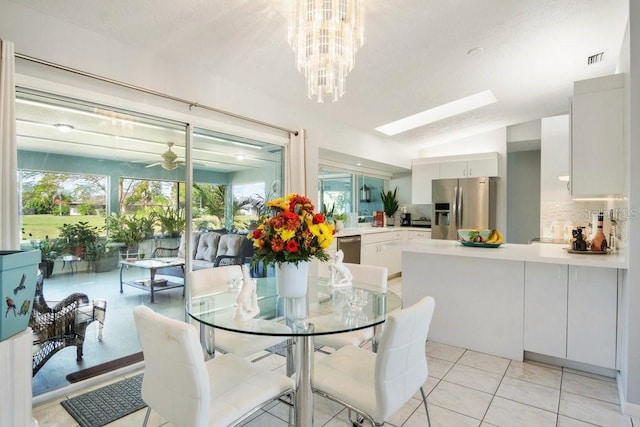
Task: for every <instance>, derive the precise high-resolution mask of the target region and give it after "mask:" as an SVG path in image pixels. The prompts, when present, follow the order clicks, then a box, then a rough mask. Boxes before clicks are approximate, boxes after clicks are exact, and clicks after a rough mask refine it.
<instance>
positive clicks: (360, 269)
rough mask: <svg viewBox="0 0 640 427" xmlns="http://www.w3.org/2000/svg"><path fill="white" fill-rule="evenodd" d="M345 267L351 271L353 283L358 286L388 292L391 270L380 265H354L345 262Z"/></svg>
mask: <svg viewBox="0 0 640 427" xmlns="http://www.w3.org/2000/svg"><path fill="white" fill-rule="evenodd" d="M344 266H345V267H347V268H348V269H349V271H350V272H351V274H352V275H353V281H354V282H357V283H358V286H360V285H363V286H362V287H366V288H370V289H373V290H376V291H382V292H386V291H387V276H388V275H389V269H388V268H387V267H380V266H378V265H366V264H352V263H349V262H345V263H344Z"/></svg>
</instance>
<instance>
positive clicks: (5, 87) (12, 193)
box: [0, 39, 20, 250]
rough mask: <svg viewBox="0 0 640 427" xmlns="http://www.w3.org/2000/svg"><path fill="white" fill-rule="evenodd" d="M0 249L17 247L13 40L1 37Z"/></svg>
mask: <svg viewBox="0 0 640 427" xmlns="http://www.w3.org/2000/svg"><path fill="white" fill-rule="evenodd" d="M0 47H1V50H2V54H1V56H0V249H3V250H12V249H20V219H19V216H18V213H19V205H18V201H19V192H18V177H17V170H18V149H17V144H16V107H15V97H16V88H15V78H14V74H15V58H14V50H13V43H11V42H8V41H5V40H2V39H0Z"/></svg>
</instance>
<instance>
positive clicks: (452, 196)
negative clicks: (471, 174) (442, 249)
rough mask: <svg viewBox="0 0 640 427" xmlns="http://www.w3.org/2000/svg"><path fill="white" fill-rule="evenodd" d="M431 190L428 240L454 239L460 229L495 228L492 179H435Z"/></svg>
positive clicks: (456, 237) (494, 183)
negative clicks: (429, 234)
mask: <svg viewBox="0 0 640 427" xmlns="http://www.w3.org/2000/svg"><path fill="white" fill-rule="evenodd" d="M431 189H432V193H431V198H432V199H431V200H432V215H431V238H432V239H447V240H457V239H458V230H459V229H462V228H478V229H493V228H495V225H496V224H495V223H496V213H495V210H496V181H495V179H494V178H487V177H481V178H453V179H435V180H433V181H432V187H431Z"/></svg>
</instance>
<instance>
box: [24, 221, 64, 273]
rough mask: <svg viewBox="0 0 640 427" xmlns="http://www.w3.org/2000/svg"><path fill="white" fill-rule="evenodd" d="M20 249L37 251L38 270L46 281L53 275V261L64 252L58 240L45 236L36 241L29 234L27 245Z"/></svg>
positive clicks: (61, 242) (62, 243) (61, 243)
mask: <svg viewBox="0 0 640 427" xmlns="http://www.w3.org/2000/svg"><path fill="white" fill-rule="evenodd" d="M24 233H25V231H24V228H23V229H22V234H24ZM21 249H23V250H34V249H38V250H39V251H40V263H39V264H38V268H39V269H40V271H41V272H42V276H43V277H44V278H45V279H48V278H49V277H51V274H52V273H53V264H54V261H55V260H56V258H58V256H60V255H61V254H62V252H63V251H64V249H65V244H64V242H63V241H61V240H60V239H49V236H45V237H44V239H41V240H36V239H33V235H32V234H31V233H29V243H28V244H26V245H21Z"/></svg>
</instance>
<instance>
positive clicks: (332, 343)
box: [314, 262, 389, 350]
mask: <svg viewBox="0 0 640 427" xmlns="http://www.w3.org/2000/svg"><path fill="white" fill-rule="evenodd" d="M344 266H345V267H347V268H348V269H349V271H350V272H351V275H352V276H353V281H354V282H357V283H358V286H361V287H364V288H369V289H372V290H375V291H378V292H383V293H386V292H387V276H388V274H389V270H388V269H387V267H380V266H377V265H365V264H352V263H347V262H345V263H344ZM373 337H374V330H373V328H372V327H371V328H366V329H360V330H357V331H350V332H343V333H341V334H331V335H319V336H317V337H315V339H314V341H315V343H316V344H319V345H322V346H327V347H331V348H335V349H336V350H337V349H339V348H342V347H344V346H346V345H355V346H362V345H364V344H366V343H367V342H369V341H370V340H371V339H372V338H373ZM374 348H375V346H374Z"/></svg>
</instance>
